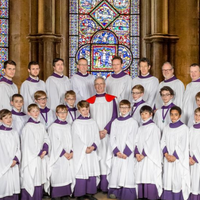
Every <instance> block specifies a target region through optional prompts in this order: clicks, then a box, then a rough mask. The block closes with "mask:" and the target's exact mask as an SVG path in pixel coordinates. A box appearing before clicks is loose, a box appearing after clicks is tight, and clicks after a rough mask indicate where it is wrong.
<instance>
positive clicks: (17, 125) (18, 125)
mask: <svg viewBox="0 0 200 200" xmlns="http://www.w3.org/2000/svg"><path fill="white" fill-rule="evenodd" d="M11 112H12V128H13V130H15V131H17V133H18V134H19V136H21V134H22V129H23V127H24V126H25V124H26V122H27V121H28V116H27V115H26V114H25V113H23V112H18V111H17V110H16V109H15V108H13V109H12V111H11Z"/></svg>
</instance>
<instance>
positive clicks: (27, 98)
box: [20, 76, 46, 113]
mask: <svg viewBox="0 0 200 200" xmlns="http://www.w3.org/2000/svg"><path fill="white" fill-rule="evenodd" d="M38 90H42V91H44V92H46V86H45V82H44V81H42V80H40V79H39V78H37V80H36V79H33V78H32V77H30V76H29V77H28V78H27V79H26V80H25V81H24V82H23V83H22V85H21V87H20V94H21V95H22V96H23V97H24V106H23V108H24V112H25V113H27V112H28V111H27V107H28V106H29V105H30V104H32V103H35V99H34V93H35V92H37V91H38Z"/></svg>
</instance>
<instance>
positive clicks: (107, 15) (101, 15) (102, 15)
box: [90, 1, 119, 28]
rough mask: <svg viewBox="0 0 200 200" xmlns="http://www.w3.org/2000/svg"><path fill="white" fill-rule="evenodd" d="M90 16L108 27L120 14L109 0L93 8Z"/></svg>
mask: <svg viewBox="0 0 200 200" xmlns="http://www.w3.org/2000/svg"><path fill="white" fill-rule="evenodd" d="M90 16H91V17H92V18H93V19H95V20H96V21H97V22H98V23H99V25H101V26H102V27H103V28H106V27H107V26H108V25H109V24H110V23H112V21H113V20H114V19H115V18H116V17H118V16H119V14H118V12H117V11H116V10H115V9H114V8H113V7H112V6H111V5H110V4H109V3H108V2H106V1H103V2H102V3H100V4H99V5H98V6H97V7H96V8H95V9H94V10H92V12H91V13H90Z"/></svg>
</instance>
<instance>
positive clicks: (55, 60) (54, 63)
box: [53, 58, 64, 67]
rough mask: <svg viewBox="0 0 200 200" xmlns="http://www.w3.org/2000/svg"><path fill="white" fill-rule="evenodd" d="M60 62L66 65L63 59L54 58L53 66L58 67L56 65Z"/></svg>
mask: <svg viewBox="0 0 200 200" xmlns="http://www.w3.org/2000/svg"><path fill="white" fill-rule="evenodd" d="M58 61H62V62H63V63H64V60H63V59H62V58H54V59H53V66H54V67H55V66H56V63H57V62H58Z"/></svg>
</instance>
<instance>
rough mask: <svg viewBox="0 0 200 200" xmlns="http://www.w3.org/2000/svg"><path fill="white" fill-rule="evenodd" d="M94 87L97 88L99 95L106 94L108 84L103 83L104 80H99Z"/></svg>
mask: <svg viewBox="0 0 200 200" xmlns="http://www.w3.org/2000/svg"><path fill="white" fill-rule="evenodd" d="M94 87H95V90H96V92H97V93H98V94H102V93H104V91H105V87H106V84H105V81H103V80H102V79H100V78H99V79H97V80H96V81H95V84H94Z"/></svg>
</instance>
